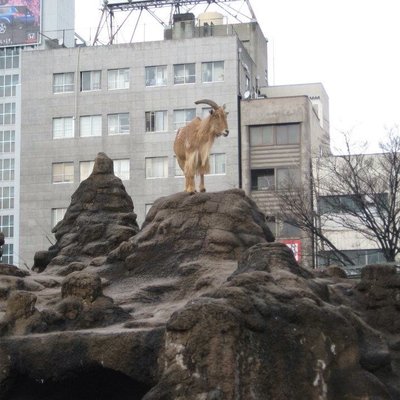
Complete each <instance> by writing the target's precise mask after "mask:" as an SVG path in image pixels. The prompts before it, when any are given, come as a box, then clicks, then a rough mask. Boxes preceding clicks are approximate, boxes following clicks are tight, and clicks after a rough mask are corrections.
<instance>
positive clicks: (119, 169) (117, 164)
mask: <svg viewBox="0 0 400 400" xmlns="http://www.w3.org/2000/svg"><path fill="white" fill-rule="evenodd" d="M113 163H114V174H115V176H117V177H118V178H119V179H122V180H123V181H128V180H129V177H130V162H129V159H124V160H114V161H113Z"/></svg>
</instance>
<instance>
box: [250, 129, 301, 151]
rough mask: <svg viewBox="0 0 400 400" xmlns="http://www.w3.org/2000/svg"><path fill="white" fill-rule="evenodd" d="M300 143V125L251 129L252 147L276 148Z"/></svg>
mask: <svg viewBox="0 0 400 400" xmlns="http://www.w3.org/2000/svg"><path fill="white" fill-rule="evenodd" d="M299 143H300V124H277V125H260V126H252V127H250V146H252V147H254V146H274V145H286V144H299Z"/></svg>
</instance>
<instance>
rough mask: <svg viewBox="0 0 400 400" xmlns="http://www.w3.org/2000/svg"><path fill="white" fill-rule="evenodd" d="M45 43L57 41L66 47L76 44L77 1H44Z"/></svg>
mask: <svg viewBox="0 0 400 400" xmlns="http://www.w3.org/2000/svg"><path fill="white" fill-rule="evenodd" d="M42 2H43V3H42V7H43V12H42V32H43V37H42V39H43V41H44V42H45V41H46V40H49V39H50V40H51V39H53V40H54V39H57V40H58V43H59V44H62V45H64V46H65V47H73V46H74V44H75V0H42Z"/></svg>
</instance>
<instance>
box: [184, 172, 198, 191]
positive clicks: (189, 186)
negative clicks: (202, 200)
mask: <svg viewBox="0 0 400 400" xmlns="http://www.w3.org/2000/svg"><path fill="white" fill-rule="evenodd" d="M185 191H186V192H188V193H190V194H193V193H195V192H196V187H195V182H194V175H188V176H186V177H185Z"/></svg>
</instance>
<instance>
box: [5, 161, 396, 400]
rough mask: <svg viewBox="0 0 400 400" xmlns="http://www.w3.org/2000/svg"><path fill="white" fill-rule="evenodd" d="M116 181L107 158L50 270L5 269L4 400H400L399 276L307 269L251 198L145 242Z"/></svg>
mask: <svg viewBox="0 0 400 400" xmlns="http://www.w3.org/2000/svg"><path fill="white" fill-rule="evenodd" d="M114 178H115V177H113V173H112V162H111V163H110V159H108V157H107V156H106V155H105V154H100V155H99V156H98V158H97V159H96V166H95V169H94V172H93V174H92V176H91V177H90V178H89V179H88V181H84V182H82V184H81V186H80V187H79V188H78V190H77V192H76V193H74V195H73V196H72V201H71V206H70V207H69V208H68V211H67V214H66V216H65V218H64V220H63V221H61V222H60V223H59V224H58V225H57V226H56V228H55V236H56V240H57V242H56V244H55V246H54V247H52V248H51V249H49V250H48V251H46V252H42V253H39V256H38V259H37V260H35V270H36V271H35V270H33V271H30V273H29V274H28V273H26V272H19V270H18V269H15V268H11V267H10V266H4V267H2V266H0V399H4V400H5V399H7V400H8V399H10V400H11V399H15V400H16V399H32V400H33V399H41V400H43V399H52V400H54V399H57V400H67V399H85V400H88V399H89V400H90V399H96V400H98V399H118V400H124V399H131V400H132V399H133V400H135V399H144V400H184V399H185V400H222V399H223V400H252V399H254V400H267V399H272V400H281V399H282V400H303V399H307V400H308V399H311V400H314V399H315V400H324V399H327V400H356V399H357V400H361V399H371V400H372V399H379V400H381V399H400V383H399V382H400V379H399V374H400V335H399V333H400V326H399V324H398V321H399V320H400V319H399V308H400V306H399V298H400V292H399V291H400V284H399V278H398V275H397V274H396V270H395V268H394V267H391V266H382V265H372V266H368V267H366V268H365V269H364V270H363V274H362V277H361V279H360V280H358V281H357V280H349V279H347V278H345V276H344V275H343V273H342V271H341V270H340V268H339V267H334V268H331V269H329V270H327V271H311V270H307V269H305V268H302V267H301V266H300V265H298V264H297V263H296V261H295V259H294V257H293V254H292V253H291V251H290V250H289V248H288V247H286V246H285V245H283V244H280V243H276V242H274V237H273V235H272V234H271V232H270V231H269V229H268V227H267V224H266V220H265V217H264V215H263V214H262V213H261V212H260V210H259V209H258V208H257V206H256V205H255V203H254V202H253V201H252V200H251V199H250V198H248V197H247V196H246V195H245V194H244V192H243V191H241V190H237V189H233V190H229V191H224V192H218V193H197V194H194V195H189V194H187V193H178V194H174V195H172V196H167V197H164V198H161V199H158V200H157V201H156V202H155V203H154V205H153V207H152V209H151V210H150V212H149V213H148V215H147V218H146V221H145V223H144V224H143V227H142V229H141V230H139V229H138V227H137V225H136V217H135V215H134V213H133V203H132V200H130V199H129V196H128V195H127V194H126V192H125V190H124V188H123V185H122V183H121V181H120V180H119V179H118V178H115V179H114ZM39 271H41V272H39Z"/></svg>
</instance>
